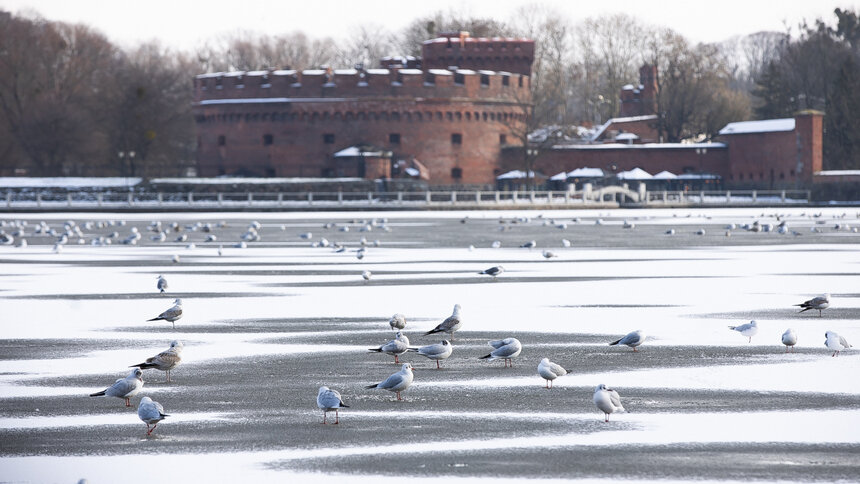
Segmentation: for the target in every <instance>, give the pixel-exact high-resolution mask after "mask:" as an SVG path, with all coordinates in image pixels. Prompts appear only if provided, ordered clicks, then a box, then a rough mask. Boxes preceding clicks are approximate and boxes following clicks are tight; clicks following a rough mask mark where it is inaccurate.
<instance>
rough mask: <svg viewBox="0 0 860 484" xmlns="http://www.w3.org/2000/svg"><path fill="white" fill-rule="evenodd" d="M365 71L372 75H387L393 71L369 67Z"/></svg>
mask: <svg viewBox="0 0 860 484" xmlns="http://www.w3.org/2000/svg"><path fill="white" fill-rule="evenodd" d="M364 72H366V73H368V74H371V75H374V76H380V75H386V76H387V75H388V73H389V72H391V71H389V70H388V69H367V70H365V71H364Z"/></svg>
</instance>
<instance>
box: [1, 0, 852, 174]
mask: <svg viewBox="0 0 860 484" xmlns="http://www.w3.org/2000/svg"><path fill="white" fill-rule="evenodd" d="M834 17H835V18H834V19H830V20H831V21H827V20H825V19H817V20H815V21H814V22H813V23H810V24H803V25H800V26H798V27H797V31H796V32H790V31H789V32H759V33H755V34H752V35H748V36H744V37H736V38H732V39H728V40H726V41H724V42H720V43H714V44H693V43H691V42H690V41H689V40H687V39H686V38H684V37H683V36H681V35H680V34H678V33H677V32H674V31H672V30H671V29H668V28H665V27H659V26H653V25H646V24H643V23H641V22H639V21H638V20H636V19H635V18H634V17H631V16H628V15H622V14H618V15H611V16H606V17H599V18H589V19H585V20H582V21H579V22H573V21H571V20H569V19H568V18H567V17H566V16H565V15H563V14H561V13H560V12H558V11H555V10H553V9H550V8H546V7H543V6H535V5H531V6H527V7H523V8H522V9H521V10H520V11H518V12H517V13H516V15H514V17H513V19H512V20H510V21H507V22H504V21H500V20H496V19H490V18H478V17H472V16H469V15H463V14H458V13H456V12H437V13H435V14H432V15H428V16H426V17H420V18H416V19H415V20H414V21H412V22H411V23H410V24H409V25H408V26H407V27H406V28H404V29H403V30H401V31H399V32H396V33H386V31H385V29H384V28H382V27H379V26H363V27H359V28H357V29H356V30H355V31H353V32H351V33H350V34H349V36H348V37H347V38H346V39H345V40H342V41H339V42H336V41H335V40H333V39H331V38H311V37H308V36H307V35H305V34H304V33H302V32H293V33H287V34H281V35H261V34H257V33H248V32H235V33H232V34H227V35H223V36H221V37H218V38H216V39H212V40H211V41H209V42H207V43H206V44H205V45H203V46H200V47H198V48H197V49H195V50H194V51H193V52H183V51H177V50H172V49H170V48H169V47H165V46H162V45H160V44H159V43H157V42H155V41H153V42H148V43H143V44H140V45H138V46H135V47H133V48H126V49H123V48H120V47H118V46H117V45H115V44H113V43H112V42H110V40H108V39H107V38H106V37H105V36H104V35H103V34H101V33H100V32H98V31H95V30H93V29H92V28H90V27H88V26H86V25H79V24H75V25H72V24H66V23H61V22H51V21H48V20H45V19H42V18H38V17H22V16H16V15H12V14H10V13H8V12H4V11H0V175H4V176H9V175H28V176H144V177H154V176H170V175H182V174H184V173H186V172H187V170H188V169H189V168H192V167H193V166H194V158H195V150H196V147H197V146H196V144H197V141H196V135H195V128H194V121H193V119H192V115H191V105H192V94H193V93H192V80H193V77H194V76H195V75H196V74H199V73H204V72H217V71H230V70H264V69H285V68H291V69H307V68H318V67H320V66H332V67H351V66H353V65H356V64H361V65H364V66H367V67H374V66H376V65H377V64H378V62H379V59H380V58H382V57H384V56H388V55H393V54H397V55H414V56H420V54H421V42H422V41H424V40H426V39H430V38H433V37H434V36H435V35H437V34H438V33H440V32H443V31H468V32H470V33H471V35H472V36H473V37H494V36H502V37H526V38H531V39H533V40H535V42H536V53H535V62H534V65H533V76H532V83H531V87H532V105H531V106H530V109H529V114H530V121H529V123H528V128H529V129H530V130H531V129H536V128H550V129H549V130H548V132H552V133H556V135H557V136H562V135H565V134H572V131H573V130H574V129H575V127H577V126H583V125H584V126H589V125H598V124H601V123H603V122H605V121H606V120H608V119H609V118H611V117H613V116H616V115H617V114H618V111H619V102H620V101H619V91H620V89H621V87H622V86H624V85H625V84H637V83H638V79H639V67H640V66H641V65H643V64H651V65H656V66H657V67H658V79H657V81H658V88H659V95H658V97H657V110H658V113H659V116H658V120H657V122H656V126H655V127H656V128H657V130H658V132H659V134H660V136H661V138H662V139H663V140H664V141H667V142H677V141H681V140H698V141H702V140H709V139H713V138H714V137H716V136H717V134H718V131H719V129H720V128H721V127H723V126H724V125H725V124H726V123H728V122H731V121H738V120H747V119H767V118H775V117H790V116H792V115H793V113H794V112H796V111H798V110H802V109H819V110H822V111H824V112H825V113H826V116H825V135H824V137H825V139H824V150H825V167H826V168H828V169H850V168H860V129H858V128H860V117H858V116H857V114H856V113H858V112H860V109H858V108H860V90H857V89H854V87H855V86H858V85H860V82H858V81H860V51H858V49H860V45H858V44H860V22H858V17H857V14H856V12H853V11H844V10H840V9H836V11H835V12H834Z"/></svg>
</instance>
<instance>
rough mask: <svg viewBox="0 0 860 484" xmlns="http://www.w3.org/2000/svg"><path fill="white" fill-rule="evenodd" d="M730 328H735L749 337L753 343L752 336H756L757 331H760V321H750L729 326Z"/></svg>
mask: <svg viewBox="0 0 860 484" xmlns="http://www.w3.org/2000/svg"><path fill="white" fill-rule="evenodd" d="M729 329H733V330H735V331H737V332H738V333H740V334H742V335H744V336H746V337H748V338H749V339H750V340H749V342H750V343H752V337H753V336H755V334H756V333H758V323H756V322H755V321H750V322H749V323H747V324H742V325H740V326H729Z"/></svg>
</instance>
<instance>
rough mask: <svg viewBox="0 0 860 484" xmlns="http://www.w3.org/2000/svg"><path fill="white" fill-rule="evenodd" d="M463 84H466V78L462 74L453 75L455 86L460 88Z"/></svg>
mask: <svg viewBox="0 0 860 484" xmlns="http://www.w3.org/2000/svg"><path fill="white" fill-rule="evenodd" d="M465 83H466V76H464V75H463V74H460V73H459V72H458V73H456V74H454V84H456V85H458V86H462V85H463V84H465Z"/></svg>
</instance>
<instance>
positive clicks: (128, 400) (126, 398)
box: [125, 397, 131, 407]
mask: <svg viewBox="0 0 860 484" xmlns="http://www.w3.org/2000/svg"><path fill="white" fill-rule="evenodd" d="M130 400H131V399H130V398H129V397H125V406H126V407H130V406H131V401H130Z"/></svg>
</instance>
